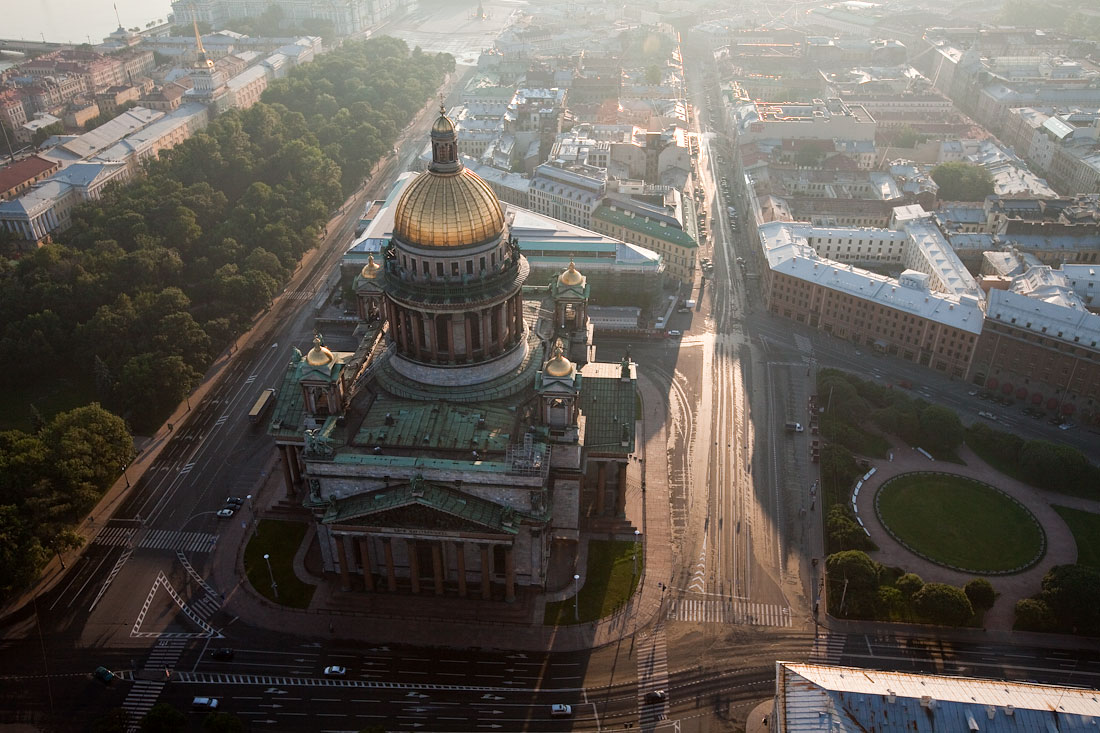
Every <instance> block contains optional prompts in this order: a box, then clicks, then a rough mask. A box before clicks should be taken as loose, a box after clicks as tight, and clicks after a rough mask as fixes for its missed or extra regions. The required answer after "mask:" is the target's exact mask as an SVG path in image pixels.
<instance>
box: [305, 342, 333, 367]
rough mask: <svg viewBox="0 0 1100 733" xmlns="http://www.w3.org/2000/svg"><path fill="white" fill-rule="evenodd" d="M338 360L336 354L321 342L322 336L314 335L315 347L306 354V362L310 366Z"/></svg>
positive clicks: (323, 364) (324, 364)
mask: <svg viewBox="0 0 1100 733" xmlns="http://www.w3.org/2000/svg"><path fill="white" fill-rule="evenodd" d="M334 361H336V356H335V355H334V354H333V353H332V352H331V351H329V350H328V347H327V346H325V345H324V344H322V343H321V337H320V336H314V337H313V348H312V349H310V350H309V353H308V354H306V363H307V364H309V365H310V366H327V365H329V364H331V363H333V362H334Z"/></svg>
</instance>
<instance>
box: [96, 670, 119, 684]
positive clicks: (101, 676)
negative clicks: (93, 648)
mask: <svg viewBox="0 0 1100 733" xmlns="http://www.w3.org/2000/svg"><path fill="white" fill-rule="evenodd" d="M92 677H95V678H96V679H97V680H99V681H100V682H102V683H103V684H105V685H109V684H111V683H112V682H114V681H115V673H114V672H112V671H111V670H109V669H107V668H106V667H96V668H95V672H92Z"/></svg>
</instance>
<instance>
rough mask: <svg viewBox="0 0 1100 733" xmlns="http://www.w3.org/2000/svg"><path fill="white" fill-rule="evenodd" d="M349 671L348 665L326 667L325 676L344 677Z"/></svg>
mask: <svg viewBox="0 0 1100 733" xmlns="http://www.w3.org/2000/svg"><path fill="white" fill-rule="evenodd" d="M347 673H348V668H347V667H337V666H332V667H325V677H343V676H344V675H346V674H347Z"/></svg>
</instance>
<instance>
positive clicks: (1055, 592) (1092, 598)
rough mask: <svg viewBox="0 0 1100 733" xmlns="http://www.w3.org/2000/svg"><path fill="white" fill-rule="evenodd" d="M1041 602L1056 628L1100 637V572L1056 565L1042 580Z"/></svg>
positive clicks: (1080, 566)
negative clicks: (1048, 608) (1099, 635)
mask: <svg viewBox="0 0 1100 733" xmlns="http://www.w3.org/2000/svg"><path fill="white" fill-rule="evenodd" d="M1041 596H1042V600H1043V601H1045V602H1046V604H1047V606H1049V607H1050V610H1051V611H1052V612H1053V614H1054V618H1055V619H1056V620H1057V623H1058V625H1059V626H1060V627H1061V628H1062V629H1064V630H1066V631H1072V632H1074V633H1078V634H1096V633H1100V570H1097V569H1096V568H1091V567H1088V566H1086V565H1056V566H1055V567H1053V568H1051V569H1050V570H1049V571H1048V572H1047V574H1046V575H1044V576H1043V590H1042V593H1041Z"/></svg>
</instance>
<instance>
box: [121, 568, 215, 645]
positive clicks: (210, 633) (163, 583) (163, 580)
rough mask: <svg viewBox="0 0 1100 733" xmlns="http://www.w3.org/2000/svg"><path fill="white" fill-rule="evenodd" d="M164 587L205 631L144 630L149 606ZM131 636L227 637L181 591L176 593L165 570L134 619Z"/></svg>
mask: <svg viewBox="0 0 1100 733" xmlns="http://www.w3.org/2000/svg"><path fill="white" fill-rule="evenodd" d="M161 587H163V588H164V589H165V590H166V591H167V592H168V595H169V596H171V598H172V600H173V601H175V602H176V605H178V606H179V607H180V610H181V611H182V612H183V614H184V615H185V616H187V618H189V619H191V621H193V622H194V623H195V624H196V625H197V626H198V627H199V628H201V629H202V630H203V632H204V633H193V632H192V633H188V632H179V631H142V630H141V624H142V622H144V621H145V614H146V613H148V612H149V606H150V605H152V603H153V596H155V595H156V592H157V590H158V589H159V588H161ZM130 636H131V637H133V638H145V639H151V638H165V639H197V638H200V639H201V638H209V637H215V638H218V639H224V638H225V637H224V636H222V634H220V633H218V631H217V630H216V629H215V628H214V627H213V626H211V625H210V624H208V623H206V620H205V619H203V618H202V617H201V616H199V615H198V614H197V613H195V611H193V610H192V609H191V607H190V606H188V605H187V603H186V602H185V601H184V600H183V599H182V598H180V595H179V593H176V589H175V588H173V587H172V584H171V583H170V582H168V577H167V576H166V575H165V574H164V573H163V572H158V573H157V579H156V581H154V582H153V587H152V588H150V589H149V595H147V596H146V597H145V603H144V604H143V605H142V607H141V611H140V612H139V613H138V616H137V618H136V619H135V620H134V626H133V628H131V629H130Z"/></svg>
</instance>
